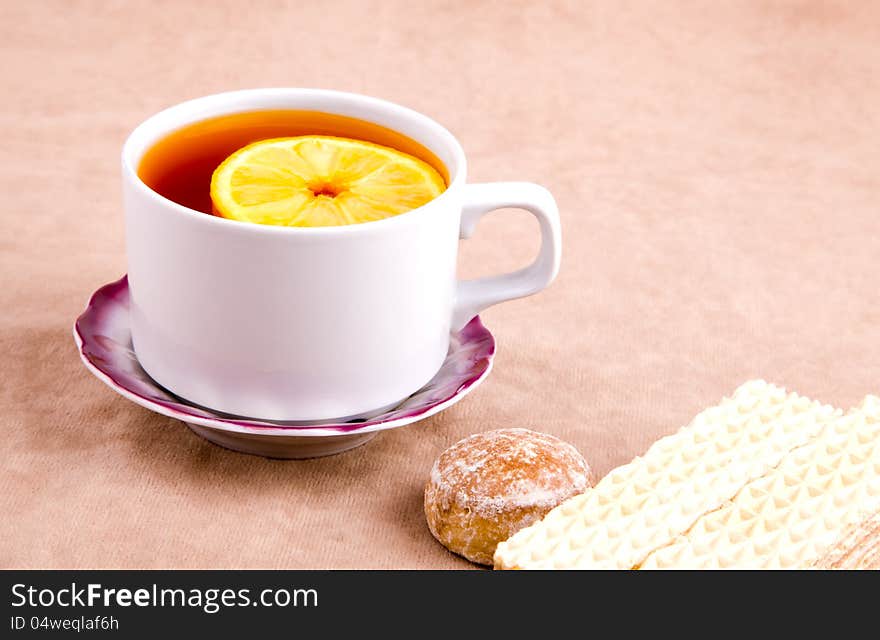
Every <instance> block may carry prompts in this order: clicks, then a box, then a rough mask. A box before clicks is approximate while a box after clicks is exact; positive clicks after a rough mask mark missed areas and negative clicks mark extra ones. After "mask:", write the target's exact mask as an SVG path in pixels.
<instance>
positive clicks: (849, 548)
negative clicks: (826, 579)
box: [813, 509, 880, 569]
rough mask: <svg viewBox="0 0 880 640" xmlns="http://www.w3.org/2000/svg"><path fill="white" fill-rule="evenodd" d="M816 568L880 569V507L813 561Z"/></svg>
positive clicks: (848, 528) (849, 528) (849, 529)
mask: <svg viewBox="0 0 880 640" xmlns="http://www.w3.org/2000/svg"><path fill="white" fill-rule="evenodd" d="M813 567H814V568H816V569H880V509H878V510H877V511H874V512H873V513H866V514H865V516H864V517H863V518H862V519H861V520H860V521H859V522H857V523H856V524H853V525H850V526H848V527H846V530H845V531H844V532H843V534H842V535H841V536H840V537H839V538H838V539H837V540H835V541H834V543H833V544H832V545H831V546H830V547H829V548H828V549H827V550H826V551H825V553H824V554H822V556H821V557H820V558H819V559H818V560H816V562H814V563H813Z"/></svg>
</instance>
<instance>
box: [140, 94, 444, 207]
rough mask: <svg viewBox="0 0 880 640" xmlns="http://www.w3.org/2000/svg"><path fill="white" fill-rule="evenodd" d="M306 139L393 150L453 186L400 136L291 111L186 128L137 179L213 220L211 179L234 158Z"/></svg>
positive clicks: (157, 149)
mask: <svg viewBox="0 0 880 640" xmlns="http://www.w3.org/2000/svg"><path fill="white" fill-rule="evenodd" d="M304 135H329V136H340V137H343V138H353V139H356V140H365V141H367V142H373V143H375V144H381V145H384V146H386V147H391V148H393V149H397V150H398V151H403V152H404V153H408V154H410V155H413V156H415V157H417V158H419V159H420V160H423V161H425V162H427V163H428V164H430V165H431V166H433V167H434V168H435V169H436V170H437V171H438V172H439V173H440V175H441V176H443V179H444V180H445V181H446V182H447V183H448V182H449V174H448V172H447V170H446V167H444V166H443V163H442V162H440V159H439V158H437V156H435V155H434V154H433V153H431V151H429V150H428V149H427V148H426V147H424V146H423V145H421V144H419V143H418V142H416V141H415V140H412V139H411V138H408V137H406V136H405V135H403V134H402V133H398V132H397V131H394V130H392V129H388V128H387V127H383V126H381V125H378V124H374V123H372V122H367V121H365V120H359V119H357V118H350V117H348V116H341V115H336V114H331V113H323V112H320V111H300V110H289V109H284V110H269V111H246V112H244V113H234V114H230V115H224V116H217V117H214V118H209V119H207V120H202V121H200V122H196V123H193V124H189V125H186V126H184V127H182V128H180V129H178V130H177V131H174V132H172V133H170V134H168V135H167V136H165V137H164V138H162V139H161V140H160V141H159V142H157V143H156V144H154V145H153V146H152V147H151V148H150V149H149V150H147V152H146V153H145V154H144V156H143V158H142V159H141V161H140V165H139V166H138V177H140V179H141V180H142V181H143V182H144V184H146V185H147V186H148V187H150V188H151V189H152V190H153V191H155V192H156V193H158V194H159V195H162V196H164V197H166V198H168V199H169V200H172V201H174V202H176V203H178V204H181V205H183V206H185V207H189V208H190V209H195V210H196V211H202V212H203V213H207V214H209V215H212V205H211V175H212V174H213V173H214V169H216V168H217V167H218V166H219V165H220V163H221V162H223V161H224V160H225V159H226V158H227V157H228V156H229V155H230V154H232V153H233V152H235V151H237V150H238V149H240V148H242V147H244V146H245V145H248V144H250V143H252V142H257V141H258V140H266V139H268V138H283V137H289V136H304Z"/></svg>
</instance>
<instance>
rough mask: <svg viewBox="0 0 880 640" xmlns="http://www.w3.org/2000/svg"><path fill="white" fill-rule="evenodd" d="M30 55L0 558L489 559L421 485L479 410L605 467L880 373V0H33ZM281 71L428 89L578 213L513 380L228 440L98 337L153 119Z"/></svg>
mask: <svg viewBox="0 0 880 640" xmlns="http://www.w3.org/2000/svg"><path fill="white" fill-rule="evenodd" d="M0 62H2V72H0V90H2V96H3V99H2V101H0V128H2V136H3V141H2V144H0V193H2V217H0V251H2V253H0V277H2V287H0V381H2V382H0V384H2V387H0V408H2V411H0V429H2V447H3V449H2V452H0V470H2V475H0V512H2V514H3V516H2V518H0V566H3V567H288V568H322V567H385V568H396V567H403V568H465V567H469V566H471V565H469V564H468V563H467V562H465V561H463V560H460V559H459V558H457V557H455V556H453V555H451V554H449V553H447V552H446V551H445V550H444V549H443V548H442V547H440V546H439V545H438V544H436V543H435V542H434V540H433V539H432V538H431V536H430V534H429V533H428V531H427V529H426V527H425V525H424V520H423V515H422V508H421V490H422V486H423V483H424V481H425V479H426V477H427V473H428V470H429V468H430V465H431V463H432V461H433V460H434V458H435V457H436V456H437V455H438V454H439V453H440V452H441V451H442V450H443V449H444V448H445V447H447V446H448V445H450V444H452V443H453V442H455V441H456V440H458V439H459V438H461V437H463V436H465V435H467V434H470V433H473V432H476V431H481V430H486V429H491V428H497V427H506V426H527V427H532V428H536V429H540V430H543V431H547V432H550V433H553V434H556V435H558V436H560V437H562V438H564V439H566V440H569V441H571V442H572V443H574V444H575V445H576V446H577V447H578V448H579V449H580V450H581V451H582V452H583V454H584V455H585V456H586V457H587V459H588V460H589V462H590V463H591V464H592V465H593V468H594V470H595V471H596V473H597V475H600V476H601V475H602V474H604V473H606V472H607V471H608V470H609V469H611V468H612V467H614V466H616V465H618V464H621V463H624V462H627V461H628V460H629V459H631V458H632V457H633V456H634V455H636V454H638V453H640V452H642V451H643V450H644V449H645V448H646V447H647V446H648V445H649V444H650V443H651V442H652V441H653V440H654V439H656V438H657V437H658V436H660V435H662V434H666V433H669V432H671V431H673V430H674V429H676V428H677V427H678V426H680V425H681V424H683V423H685V422H687V421H688V420H689V419H690V418H691V417H692V416H693V415H694V414H696V413H697V412H698V411H699V410H700V409H702V408H704V407H706V406H708V405H711V404H714V403H715V402H716V401H717V400H718V399H719V398H720V397H721V396H722V395H723V394H725V393H727V392H729V391H731V390H732V389H733V388H734V387H736V386H737V385H738V384H739V383H741V382H743V381H744V380H746V379H749V378H752V377H764V378H766V379H768V380H771V381H774V382H776V383H779V384H783V385H787V386H789V387H790V388H792V389H795V390H798V391H800V392H802V393H805V394H809V395H811V396H814V397H816V398H819V399H821V400H824V401H827V402H832V403H835V404H837V405H839V406H841V407H848V406H851V405H853V404H855V403H857V402H858V401H859V399H860V398H861V397H862V396H864V395H865V394H866V393H867V392H875V393H876V392H878V391H880V307H878V304H880V287H878V279H880V270H878V267H880V257H878V256H880V215H878V213H880V177H878V176H880V173H878V167H880V5H878V4H876V3H871V2H864V3H859V2H849V3H837V2H792V1H785V2H718V3H716V2H666V3H652V2H617V1H614V2H611V1H607V2H581V1H572V2H546V3H545V2H540V3H538V2H473V1H468V2H465V1H457V2H452V1H449V2H424V3H422V2H408V1H400V2H362V1H352V2H339V3H330V2H326V3H325V2H302V1H297V2H290V3H277V2H259V1H255V2H243V1H242V2H229V3H204V2H152V3H123V2H118V3H98V2H62V1H58V2H45V1H42V2H28V3H12V2H8V3H4V5H3V19H2V21H0ZM258 86H315V87H325V88H336V89H344V90H350V91H356V92H362V93H366V94H372V95H376V96H380V97H383V98H387V99H390V100H393V101H398V102H401V103H403V104H406V105H408V106H411V107H413V108H415V109H418V110H421V111H424V112H425V113H427V114H429V115H431V116H433V117H435V118H436V119H438V120H439V121H441V122H442V123H444V124H445V125H447V126H448V127H449V128H450V129H451V130H452V131H453V132H454V133H456V134H457V135H458V136H459V138H460V140H461V141H462V143H463V145H464V147H465V149H466V150H467V152H468V155H469V159H470V171H471V179H472V180H473V181H486V180H506V179H526V180H534V181H536V182H540V183H542V184H545V185H547V186H548V187H549V188H550V189H551V190H552V191H553V192H554V193H555V194H556V197H557V199H558V201H559V205H560V209H561V211H562V218H563V229H564V246H565V249H564V256H563V266H562V271H561V274H560V277H559V279H558V280H557V282H556V284H555V285H554V286H553V287H552V288H551V289H549V290H548V291H546V292H544V293H543V294H541V295H539V296H538V297H534V298H530V299H526V300H520V301H516V302H512V303H508V304H505V305H502V306H500V307H496V308H494V309H491V310H489V311H487V312H486V313H484V314H483V318H484V321H485V323H486V325H487V326H488V327H489V328H490V329H491V330H492V331H493V332H494V334H495V336H496V338H497V341H498V355H497V359H496V361H495V370H494V372H493V373H492V375H491V376H490V377H489V378H488V379H487V381H486V382H485V383H484V384H483V386H482V387H480V388H479V389H478V390H476V391H475V392H474V393H473V395H472V396H470V397H468V398H467V399H466V400H464V401H463V402H462V403H461V404H459V405H456V406H455V407H454V408H452V409H450V410H448V411H446V412H444V413H442V414H441V415H439V416H436V417H434V418H432V419H429V420H427V421H425V422H421V423H418V424H416V425H412V426H409V427H406V428H402V429H399V430H395V431H390V432H386V433H383V434H381V435H380V436H379V437H378V438H376V439H375V440H373V441H372V442H371V443H369V444H367V445H366V446H364V447H362V448H360V449H357V450H354V451H351V452H349V453H345V454H343V455H340V456H337V457H333V458H324V459H317V460H309V461H276V460H265V459H261V458H256V457H251V456H246V455H241V454H237V453H233V452H230V451H226V450H223V449H220V448H218V447H215V446H213V445H210V444H208V443H206V442H204V441H202V440H200V439H199V438H198V437H196V436H195V435H193V434H192V433H191V432H190V431H189V430H187V429H186V428H185V427H184V426H183V425H182V424H181V423H178V422H174V421H172V420H169V419H166V418H162V417H160V416H157V415H153V414H151V413H149V412H148V411H146V410H144V409H141V408H139V407H137V406H135V405H133V404H131V403H130V402H128V401H126V400H124V399H122V398H121V397H118V396H116V395H115V394H114V393H113V392H111V391H110V390H109V389H107V388H106V387H105V386H104V385H102V384H101V383H100V382H98V381H97V380H96V379H94V378H93V377H92V376H91V375H90V374H88V373H87V372H86V370H85V368H84V367H83V366H82V365H81V364H80V362H79V359H78V357H77V354H76V350H75V348H74V344H73V339H72V338H71V333H70V330H71V325H72V323H73V321H74V319H75V317H76V316H77V315H78V314H79V313H80V312H81V311H82V308H83V306H84V304H85V302H86V300H87V298H88V296H89V295H90V294H91V292H92V291H93V290H94V289H95V288H97V287H98V286H100V285H102V284H104V283H106V282H108V281H111V280H115V279H116V278H118V277H119V276H120V275H121V274H122V273H124V271H125V255H124V249H123V227H122V216H121V212H120V188H119V175H118V174H119V169H118V153H119V148H120V145H121V143H122V141H123V139H124V137H125V135H126V133H127V132H128V131H129V130H130V129H131V128H133V127H134V126H135V125H136V124H137V123H138V122H140V121H141V120H142V119H144V118H145V117H147V116H148V115H150V114H152V113H154V112H155V111H157V110H159V109H161V108H163V107H165V106H168V105H170V104H173V103H175V102H179V101H181V100H184V99H187V98H191V97H195V96H199V95H203V94H208V93H213V92H217V91H222V90H228V89H235V88H243V87H258ZM536 230H537V226H536V225H535V224H534V222H533V221H531V220H530V219H529V217H528V216H527V215H525V214H523V213H521V212H506V213H505V212H502V213H498V214H495V215H493V216H490V217H489V218H488V219H486V220H484V222H483V223H482V224H481V225H480V228H479V230H478V234H477V237H476V238H475V239H473V240H471V241H468V242H467V243H465V244H463V245H462V254H463V255H462V269H461V270H462V272H463V274H464V275H468V276H473V275H477V274H488V273H491V272H497V271H500V270H506V269H511V268H514V267H518V266H521V265H522V264H525V263H526V262H527V261H529V260H530V259H531V257H532V256H533V255H534V252H535V251H536V249H537V244H538V242H537V238H536Z"/></svg>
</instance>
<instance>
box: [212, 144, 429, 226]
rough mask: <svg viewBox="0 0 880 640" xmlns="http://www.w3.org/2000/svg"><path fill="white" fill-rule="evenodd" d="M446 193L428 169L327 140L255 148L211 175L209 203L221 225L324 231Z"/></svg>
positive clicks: (408, 159) (391, 154)
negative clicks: (223, 220)
mask: <svg viewBox="0 0 880 640" xmlns="http://www.w3.org/2000/svg"><path fill="white" fill-rule="evenodd" d="M445 188H446V184H445V182H444V181H443V178H442V177H441V176H440V174H439V173H437V171H436V170H435V169H434V168H433V167H431V165H429V164H427V163H426V162H423V161H421V160H419V159H418V158H415V157H413V156H411V155H408V154H406V153H402V152H400V151H396V150H395V149H390V148H388V147H383V146H380V145H378V144H373V143H370V142H363V141H360V140H350V139H348V138H336V137H332V136H298V137H295V138H273V139H271V140H261V141H259V142H254V143H253V144H250V145H248V146H246V147H242V148H241V149H239V150H238V151H236V152H235V153H233V154H232V155H231V156H229V157H228V158H226V160H224V161H223V163H222V164H221V165H220V166H219V167H217V169H216V170H215V171H214V175H213V176H212V178H211V200H212V201H213V203H214V210H215V213H217V214H218V215H220V216H223V217H224V218H231V219H233V220H241V221H244V222H254V223H257V224H271V225H282V226H288V227H328V226H338V225H346V224H357V223H360V222H370V221H372V220H381V219H383V218H388V217H390V216H396V215H398V214H401V213H404V212H406V211H410V210H411V209H415V208H416V207H420V206H422V205H423V204H425V203H426V202H428V201H430V200H432V199H434V198H436V197H437V196H439V195H440V194H441V193H443V190H444V189H445Z"/></svg>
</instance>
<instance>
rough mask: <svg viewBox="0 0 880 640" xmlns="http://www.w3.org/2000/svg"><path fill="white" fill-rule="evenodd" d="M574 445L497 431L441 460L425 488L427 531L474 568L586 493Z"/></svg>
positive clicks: (463, 443) (585, 473) (585, 472)
mask: <svg viewBox="0 0 880 640" xmlns="http://www.w3.org/2000/svg"><path fill="white" fill-rule="evenodd" d="M590 486H591V485H590V467H589V465H587V463H586V461H585V460H584V458H583V456H581V454H580V453H578V451H577V449H575V448H574V447H573V446H572V445H570V444H568V443H567V442H563V441H562V440H560V439H559V438H556V437H555V436H551V435H548V434H546V433H538V432H537V431H531V430H529V429H498V430H496V431H487V432H485V433H477V434H474V435H472V436H468V437H467V438H465V439H463V440H460V441H459V442H456V443H455V444H454V445H452V446H451V447H449V448H448V449H447V450H446V451H444V452H443V453H442V454H440V457H439V458H437V461H436V462H435V463H434V466H433V467H432V468H431V477H430V478H429V480H428V483H427V485H426V486H425V517H426V518H427V520H428V528H429V529H430V530H431V533H432V534H433V536H434V537H435V538H437V540H438V541H440V543H441V544H443V546H445V547H446V548H447V549H449V550H450V551H453V552H455V553H457V554H460V555H462V556H464V557H465V558H467V559H468V560H471V561H472V562H477V563H480V564H492V556H493V554H494V553H495V547H496V546H497V545H498V543H499V542H501V541H502V540H507V538H509V537H510V536H512V535H513V534H514V533H516V532H517V531H519V530H520V529H522V528H523V527H526V526H528V525H530V524H532V523H533V522H536V521H537V520H540V519H541V518H542V517H544V514H546V513H547V512H548V511H550V510H551V509H552V508H553V507H555V506H556V505H558V504H559V503H560V502H562V501H564V500H566V499H567V498H570V497H571V496H574V495H577V494H579V493H583V492H584V491H586V490H587V489H588V488H589V487H590Z"/></svg>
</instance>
